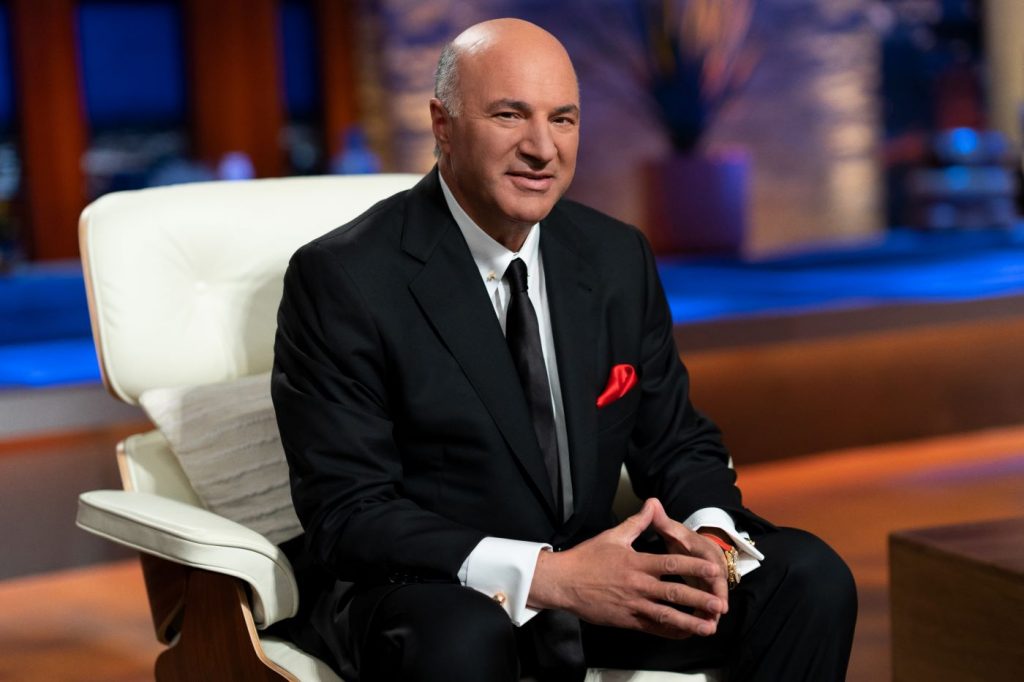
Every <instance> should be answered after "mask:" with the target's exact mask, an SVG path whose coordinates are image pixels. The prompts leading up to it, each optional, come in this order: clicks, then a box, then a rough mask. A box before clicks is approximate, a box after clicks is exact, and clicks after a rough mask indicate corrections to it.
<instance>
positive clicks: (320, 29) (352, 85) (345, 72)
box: [313, 0, 359, 158]
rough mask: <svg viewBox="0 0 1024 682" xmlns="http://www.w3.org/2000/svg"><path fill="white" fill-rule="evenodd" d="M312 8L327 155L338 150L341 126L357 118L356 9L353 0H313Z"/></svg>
mask: <svg viewBox="0 0 1024 682" xmlns="http://www.w3.org/2000/svg"><path fill="white" fill-rule="evenodd" d="M313 12H314V18H315V21H316V30H317V47H318V50H317V52H318V55H319V66H320V87H321V92H322V97H323V117H324V143H325V144H324V150H325V151H326V153H327V157H328V158H330V157H332V156H334V155H335V154H336V153H338V152H339V151H341V147H342V134H343V133H344V132H345V129H346V128H348V127H349V126H351V125H353V124H354V123H356V122H358V120H359V90H358V84H357V79H356V66H357V64H356V58H357V56H356V51H357V50H356V28H357V27H356V22H357V20H358V13H357V8H356V7H355V2H354V0H313Z"/></svg>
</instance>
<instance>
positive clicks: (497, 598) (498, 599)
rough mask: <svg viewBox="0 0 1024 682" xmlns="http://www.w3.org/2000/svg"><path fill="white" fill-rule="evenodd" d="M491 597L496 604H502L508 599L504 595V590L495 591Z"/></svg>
mask: <svg viewBox="0 0 1024 682" xmlns="http://www.w3.org/2000/svg"><path fill="white" fill-rule="evenodd" d="M491 599H493V600H494V602H495V603H496V604H497V605H498V606H504V605H505V602H506V601H508V597H506V596H505V593H504V592H495V593H494V596H493V597H491Z"/></svg>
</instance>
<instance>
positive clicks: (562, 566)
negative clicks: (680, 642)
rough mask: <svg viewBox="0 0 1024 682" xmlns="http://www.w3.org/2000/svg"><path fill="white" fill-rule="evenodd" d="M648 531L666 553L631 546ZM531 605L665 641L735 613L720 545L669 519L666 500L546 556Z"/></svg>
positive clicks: (708, 630) (710, 629)
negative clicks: (677, 578) (593, 535)
mask: <svg viewBox="0 0 1024 682" xmlns="http://www.w3.org/2000/svg"><path fill="white" fill-rule="evenodd" d="M648 528H652V529H653V530H654V531H655V532H656V533H658V535H660V536H661V538H662V539H663V540H664V542H665V545H666V547H667V549H668V553H667V554H647V553H644V552H637V551H636V550H635V549H633V547H632V545H633V541H634V540H636V539H637V537H639V536H640V534H641V533H643V532H644V531H646V530H647V529H648ZM666 576H678V577H680V578H682V579H683V582H676V581H674V580H666V579H665V577H666ZM527 603H528V604H529V606H531V607H532V608H537V609H549V608H557V609H562V610H565V611H569V612H570V613H573V614H575V615H577V616H579V617H580V618H581V619H583V620H585V621H587V622H590V623H595V624H597V625H608V626H613V627H620V628H629V629H633V630H641V631H643V632H648V633H650V634H654V635H659V636H661V637H668V638H672V639H684V638H686V637H690V636H691V635H700V636H708V635H712V634H714V633H715V631H716V630H717V628H718V619H719V618H720V617H721V616H722V615H723V614H725V613H726V612H727V611H728V610H729V597H728V588H727V586H726V568H725V560H724V558H723V556H722V550H721V549H720V548H719V547H718V545H716V544H715V543H714V542H712V541H711V540H709V539H707V538H705V537H703V536H702V535H700V534H699V533H695V532H693V531H691V530H690V529H688V528H687V527H686V526H684V525H683V524H681V523H679V522H677V521H673V520H672V519H670V518H669V517H668V515H667V514H666V513H665V509H664V507H662V505H661V502H659V501H658V500H657V499H655V498H651V499H649V500H647V501H646V502H645V503H644V506H643V507H642V508H641V510H640V511H639V512H638V513H636V514H634V515H633V516H631V517H629V518H628V519H626V520H625V521H623V522H622V523H620V524H619V525H618V526H616V527H614V528H610V529H609V530H606V531H605V532H603V533H601V534H600V535H597V536H595V537H593V538H591V539H589V540H587V541H586V542H583V543H580V544H579V545H577V546H575V547H573V548H572V549H569V550H566V551H564V552H548V551H544V552H541V553H540V555H539V556H538V558H537V568H536V570H535V572H534V575H533V583H532V584H531V586H530V595H529V598H528V601H527ZM673 605H675V606H680V607H689V608H690V609H692V613H687V612H686V611H682V610H680V609H678V608H675V607H674V606H673Z"/></svg>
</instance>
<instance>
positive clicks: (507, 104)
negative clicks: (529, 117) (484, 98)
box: [488, 98, 533, 113]
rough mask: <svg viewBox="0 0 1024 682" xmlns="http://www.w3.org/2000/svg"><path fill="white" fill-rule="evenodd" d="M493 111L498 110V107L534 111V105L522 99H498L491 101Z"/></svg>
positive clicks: (490, 107)
mask: <svg viewBox="0 0 1024 682" xmlns="http://www.w3.org/2000/svg"><path fill="white" fill-rule="evenodd" d="M488 109H490V110H491V111H497V110H498V109H514V110H515V111H522V112H524V113H526V112H530V111H533V107H531V106H530V105H529V104H527V103H526V102H524V101H522V100H518V99H508V98H505V99H498V100H495V101H493V102H491V106H489V107H488Z"/></svg>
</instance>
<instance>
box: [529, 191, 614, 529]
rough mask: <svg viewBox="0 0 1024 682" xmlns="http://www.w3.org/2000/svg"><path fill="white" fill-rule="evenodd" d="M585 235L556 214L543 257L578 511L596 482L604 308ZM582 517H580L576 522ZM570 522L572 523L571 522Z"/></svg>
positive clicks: (548, 224)
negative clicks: (596, 391)
mask: <svg viewBox="0 0 1024 682" xmlns="http://www.w3.org/2000/svg"><path fill="white" fill-rule="evenodd" d="M581 243H584V235H582V234H581V233H580V230H579V228H578V227H577V226H576V225H575V224H573V223H571V222H570V221H568V220H567V219H566V218H565V217H564V216H561V215H560V212H559V211H558V208H557V207H556V209H555V210H554V211H553V212H552V214H551V216H549V217H548V219H546V220H545V221H544V222H543V223H542V228H541V257H542V258H543V260H544V277H545V280H546V283H547V295H548V307H549V308H550V311H549V312H550V314H551V327H552V334H553V335H554V340H555V356H556V358H557V360H558V376H559V381H560V383H561V386H562V404H563V407H564V409H565V425H566V431H567V433H568V437H569V459H570V464H571V469H572V485H573V500H574V507H575V511H576V512H578V511H579V510H580V509H581V506H582V505H583V504H585V503H586V499H587V491H588V490H591V489H592V486H593V484H594V480H593V476H594V466H593V462H594V458H595V457H596V454H597V438H596V436H597V408H596V405H595V400H596V395H594V386H595V385H596V378H597V346H596V344H595V339H597V338H598V334H599V331H600V329H599V322H600V310H599V307H598V300H599V296H598V285H597V277H596V276H595V275H594V273H593V271H592V269H591V268H590V266H589V265H588V263H587V261H586V259H585V258H584V257H583V255H582V254H581V253H580V244H581ZM580 518H582V516H581V515H577V518H576V519H575V520H579V519H580ZM569 523H570V525H572V524H573V521H572V520H571V521H570V522H569Z"/></svg>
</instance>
